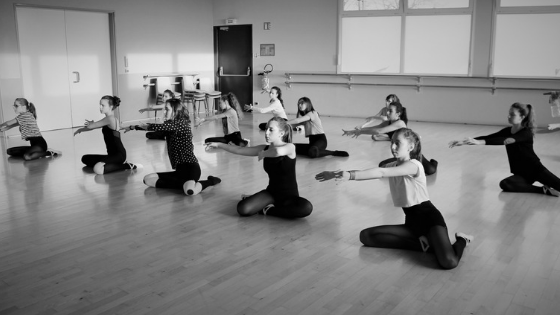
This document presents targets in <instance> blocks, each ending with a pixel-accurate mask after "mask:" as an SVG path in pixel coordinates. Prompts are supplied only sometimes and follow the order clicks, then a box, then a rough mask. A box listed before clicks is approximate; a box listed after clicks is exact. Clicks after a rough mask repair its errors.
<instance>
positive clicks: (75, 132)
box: [74, 128, 82, 136]
mask: <svg viewBox="0 0 560 315" xmlns="http://www.w3.org/2000/svg"><path fill="white" fill-rule="evenodd" d="M80 133H82V128H80V129H78V130H76V131H74V136H76V135H77V134H80Z"/></svg>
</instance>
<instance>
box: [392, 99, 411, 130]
mask: <svg viewBox="0 0 560 315" xmlns="http://www.w3.org/2000/svg"><path fill="white" fill-rule="evenodd" d="M389 106H395V109H396V110H397V113H399V114H400V116H399V118H400V119H401V120H402V121H404V123H405V124H407V125H408V117H407V115H406V107H404V106H402V104H401V103H399V102H392V103H391V104H389Z"/></svg>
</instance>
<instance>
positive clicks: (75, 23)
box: [16, 7, 113, 131]
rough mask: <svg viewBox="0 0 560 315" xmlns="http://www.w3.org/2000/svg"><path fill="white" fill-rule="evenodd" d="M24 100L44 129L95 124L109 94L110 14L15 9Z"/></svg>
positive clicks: (110, 74) (110, 71) (110, 92)
mask: <svg viewBox="0 0 560 315" xmlns="http://www.w3.org/2000/svg"><path fill="white" fill-rule="evenodd" d="M16 12H17V26H18V36H19V47H20V57H21V69H22V78H23V92H24V95H23V97H25V98H27V99H28V100H29V101H30V102H33V103H34V104H35V107H36V109H37V122H38V125H39V128H40V129H41V130H43V131H45V130H53V129H63V128H71V127H76V126H82V125H83V124H84V121H85V120H86V119H88V120H92V119H93V120H98V119H100V118H101V115H100V112H99V100H100V99H101V97H102V96H103V95H113V83H112V70H111V69H112V68H111V45H110V32H109V14H107V13H99V12H86V11H72V10H55V9H44V8H30V7H17V9H16Z"/></svg>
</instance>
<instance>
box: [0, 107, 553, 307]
mask: <svg viewBox="0 0 560 315" xmlns="http://www.w3.org/2000/svg"><path fill="white" fill-rule="evenodd" d="M268 118H269V116H268V115H254V116H253V115H251V114H248V115H247V117H246V119H245V120H244V121H242V122H241V132H242V134H243V136H244V137H246V138H250V139H251V144H253V145H254V144H261V143H263V142H264V133H263V132H260V131H258V130H255V126H256V125H257V124H258V122H263V121H265V120H266V119H268ZM361 121H362V120H360V119H353V118H335V117H323V125H324V127H325V131H326V133H327V137H328V140H329V148H331V149H338V150H346V151H348V152H349V153H350V157H349V158H340V157H326V158H321V159H315V160H311V159H308V158H305V157H298V161H297V174H298V182H299V190H300V194H301V195H302V196H303V197H305V198H307V199H309V200H310V201H311V203H312V204H313V206H314V210H313V213H312V214H311V215H310V216H309V217H307V218H304V219H300V220H286V219H280V218H274V217H266V216H262V215H255V216H253V217H239V216H238V215H237V212H236V204H237V202H238V201H239V200H240V196H241V194H243V193H254V192H257V191H259V190H261V189H264V188H265V187H266V185H267V181H268V179H267V176H266V173H265V172H264V171H263V169H262V162H259V161H257V158H256V157H255V158H252V157H242V156H236V155H232V154H229V153H226V152H224V151H211V152H207V151H205V150H204V147H203V146H202V141H203V139H204V138H206V137H209V136H214V135H221V133H222V128H221V124H220V123H209V124H205V125H203V126H202V127H200V128H198V129H195V130H194V133H195V137H194V142H195V154H196V156H197V157H198V159H199V162H200V165H201V168H202V176H203V178H206V176H208V175H213V176H218V177H220V178H221V179H222V183H221V184H219V185H217V186H215V187H211V188H209V189H207V190H206V191H203V192H202V193H201V194H200V195H197V196H194V197H193V196H190V197H187V196H185V195H184V194H183V193H182V192H180V191H166V190H158V189H154V188H148V187H147V186H145V185H144V184H143V183H142V178H143V177H144V175H146V174H149V173H152V172H155V171H168V170H170V164H169V159H168V157H167V153H166V146H165V142H163V141H154V140H146V138H145V136H144V132H140V131H133V132H129V133H126V134H122V139H123V143H124V145H125V147H126V149H127V152H128V160H129V161H130V162H133V163H141V164H143V165H144V168H143V169H141V170H137V171H123V172H118V173H114V174H108V175H95V174H93V173H92V172H91V171H90V170H87V169H84V168H83V165H82V164H81V162H80V158H81V156H82V155H83V154H87V153H100V154H103V153H104V151H105V148H104V144H103V138H102V135H101V131H100V130H96V131H92V132H89V133H82V134H80V135H78V136H76V137H74V136H73V132H72V130H59V131H51V132H44V133H43V136H44V137H45V139H46V140H47V142H48V143H49V147H52V148H54V149H57V150H61V151H62V152H63V154H62V156H60V157H57V158H55V159H50V158H48V159H41V160H37V161H29V162H24V161H22V160H19V159H13V158H9V157H7V156H6V155H5V154H4V152H5V151H6V148H7V147H11V146H15V145H20V144H23V142H22V141H21V139H19V136H16V137H10V138H7V139H2V141H1V142H2V143H1V145H0V149H1V151H2V153H3V154H2V155H1V158H0V198H1V202H0V248H1V250H0V314H2V315H4V314H25V315H29V314H80V315H85V314H157V315H163V314H228V315H230V314H558V313H557V312H558V309H560V259H559V255H560V198H555V197H548V196H543V195H536V194H512V193H504V192H501V190H500V188H499V186H498V183H499V181H500V180H501V179H503V178H505V177H507V176H509V175H510V173H509V165H508V162H507V156H506V152H505V148H504V147H501V146H500V147H490V146H487V147H485V146H471V147H458V148H453V149H449V148H448V146H447V143H448V142H449V141H450V140H453V139H462V138H464V137H467V136H477V135H485V134H489V133H492V132H496V131H498V130H499V129H500V128H502V127H503V126H477V125H462V124H441V123H422V122H410V124H409V126H410V127H411V128H412V129H414V130H416V131H417V132H418V133H420V135H421V136H422V140H423V143H422V146H423V152H424V154H425V156H426V157H427V158H429V159H432V158H433V159H436V160H438V161H439V169H438V172H437V174H435V175H432V176H430V177H428V189H429V192H430V198H431V200H432V202H433V203H434V204H435V205H436V207H437V208H439V209H440V210H441V212H442V213H443V215H444V217H445V219H446V221H447V225H448V227H449V234H450V236H451V237H453V235H454V233H455V232H457V231H460V232H465V233H467V234H472V235H474V236H475V240H474V242H473V243H472V244H471V246H469V247H468V248H467V249H466V251H465V254H464V256H463V259H462V260H461V262H460V264H459V266H458V267H457V268H456V269H453V270H449V271H445V270H440V269H439V268H438V265H437V263H436V261H435V258H434V256H432V255H430V254H424V253H418V252H409V251H402V250H393V249H376V248H365V247H362V246H361V243H360V242H359V239H358V234H359V232H360V230H362V229H364V228H367V227H371V226H375V225H382V224H400V223H402V222H404V215H403V212H402V210H401V209H399V208H395V207H394V206H393V204H392V200H391V196H390V194H389V187H388V183H387V180H373V181H362V182H345V183H340V182H334V181H331V182H324V183H319V182H317V181H315V179H314V176H315V174H317V173H319V172H321V171H323V170H337V169H346V170H350V169H364V168H368V167H373V166H376V165H377V163H378V162H379V161H381V160H382V159H385V158H388V157H390V151H389V143H388V142H377V143H375V142H373V141H372V140H371V139H370V138H369V137H368V136H361V137H360V138H358V139H352V138H349V137H342V132H341V129H342V128H347V129H348V128H353V127H354V126H355V125H357V124H359V123H360V122H361ZM39 124H40V121H39ZM505 124H506V120H505V115H504V125H505ZM305 141H306V139H305V137H304V135H303V134H302V133H296V134H295V135H294V142H305ZM535 151H536V152H537V154H538V155H539V156H540V158H541V160H542V162H543V164H544V165H545V166H546V167H548V168H549V170H551V171H552V172H553V173H555V174H556V175H560V131H558V132H544V131H541V132H539V133H538V134H537V138H536V143H535ZM555 310H556V311H555Z"/></svg>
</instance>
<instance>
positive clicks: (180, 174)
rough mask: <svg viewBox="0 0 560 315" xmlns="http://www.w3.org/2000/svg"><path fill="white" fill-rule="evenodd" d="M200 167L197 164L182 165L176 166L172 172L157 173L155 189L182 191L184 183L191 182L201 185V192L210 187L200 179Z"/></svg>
mask: <svg viewBox="0 0 560 315" xmlns="http://www.w3.org/2000/svg"><path fill="white" fill-rule="evenodd" d="M200 174H201V170H200V165H199V164H198V163H183V164H179V165H177V166H176V168H175V170H174V171H173V172H162V173H157V175H158V180H157V181H156V188H169V189H181V190H182V189H183V185H184V184H185V182H187V181H189V180H193V181H195V182H199V183H200V185H202V190H204V189H205V188H206V187H208V186H210V185H211V183H210V182H209V181H207V180H201V181H199V179H200Z"/></svg>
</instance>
